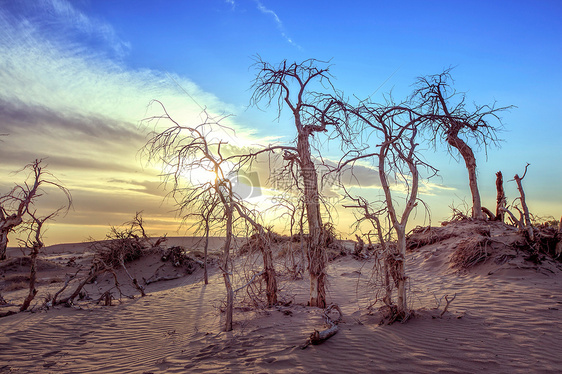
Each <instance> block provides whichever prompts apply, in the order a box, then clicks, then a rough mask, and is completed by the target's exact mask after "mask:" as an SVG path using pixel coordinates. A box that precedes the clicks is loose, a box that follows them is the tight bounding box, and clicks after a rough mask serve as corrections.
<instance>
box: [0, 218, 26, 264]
mask: <svg viewBox="0 0 562 374" xmlns="http://www.w3.org/2000/svg"><path fill="white" fill-rule="evenodd" d="M0 218H1V219H0V261H3V260H5V259H6V258H7V256H6V249H7V248H8V234H9V233H10V231H12V230H13V229H14V228H15V227H16V226H18V225H20V224H21V223H22V222H23V218H22V216H21V214H19V213H18V214H12V215H10V216H8V217H5V216H4V214H1V217H0Z"/></svg>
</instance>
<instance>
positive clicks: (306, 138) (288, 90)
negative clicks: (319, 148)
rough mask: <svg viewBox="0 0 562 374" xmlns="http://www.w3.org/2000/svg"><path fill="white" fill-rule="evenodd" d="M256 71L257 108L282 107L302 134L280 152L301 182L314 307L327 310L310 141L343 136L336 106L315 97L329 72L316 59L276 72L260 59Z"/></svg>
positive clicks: (285, 65) (326, 83)
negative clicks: (320, 136)
mask: <svg viewBox="0 0 562 374" xmlns="http://www.w3.org/2000/svg"><path fill="white" fill-rule="evenodd" d="M255 67H256V69H257V71H258V73H257V76H256V79H255V81H254V84H253V89H254V93H253V95H252V99H251V102H252V104H254V105H256V106H258V105H259V103H260V102H265V103H266V106H269V105H271V104H272V103H273V104H274V105H276V106H277V110H278V115H279V116H280V115H281V112H282V111H283V108H284V107H287V108H288V109H289V111H290V112H291V115H292V117H293V121H294V125H295V129H296V132H297V136H296V142H295V143H296V144H295V146H296V147H295V146H287V147H283V146H280V147H277V148H280V149H282V150H283V151H284V153H283V158H284V160H285V162H287V163H288V164H290V165H292V166H294V167H295V168H296V169H297V170H298V172H297V179H300V180H301V181H302V197H303V200H304V204H305V208H306V220H307V225H308V240H307V257H308V272H309V275H310V300H309V305H310V306H317V307H321V308H324V307H326V255H325V251H324V248H323V244H322V243H324V242H325V240H324V239H323V237H324V235H325V233H324V226H323V224H322V214H321V196H320V191H319V188H318V172H317V167H316V164H315V162H314V159H313V155H312V147H311V140H312V137H313V136H314V135H315V134H322V133H325V132H328V131H330V130H332V131H335V132H336V134H337V135H338V136H339V135H340V134H341V133H342V131H340V122H339V121H338V119H337V118H336V117H333V116H331V112H332V111H333V110H334V109H335V108H336V106H335V102H334V101H333V100H324V99H323V97H324V96H323V95H321V94H320V93H319V92H317V91H315V89H319V88H324V89H325V88H329V89H330V90H331V92H330V93H334V92H335V89H334V88H333V86H332V84H331V82H330V77H331V76H330V73H329V66H328V65H327V64H326V63H324V62H321V61H317V60H314V59H309V60H305V61H303V62H301V63H296V62H295V63H288V62H287V61H286V60H285V61H282V62H281V63H280V64H279V65H277V66H274V65H272V64H270V63H267V62H265V61H263V60H262V59H261V58H260V57H259V56H258V58H257V59H256V63H255Z"/></svg>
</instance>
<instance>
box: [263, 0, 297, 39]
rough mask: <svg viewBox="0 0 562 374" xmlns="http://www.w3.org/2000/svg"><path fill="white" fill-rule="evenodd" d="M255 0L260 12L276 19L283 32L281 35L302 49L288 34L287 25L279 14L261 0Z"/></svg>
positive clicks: (280, 30)
mask: <svg viewBox="0 0 562 374" xmlns="http://www.w3.org/2000/svg"><path fill="white" fill-rule="evenodd" d="M254 1H255V3H256V6H257V8H258V10H259V11H260V12H262V13H263V14H265V15H268V16H271V17H272V18H273V20H274V21H275V24H276V25H277V28H278V29H279V32H281V36H283V38H284V39H285V40H286V41H287V42H288V43H289V44H291V45H293V46H295V47H297V48H299V49H300V48H301V47H300V46H299V45H298V44H297V43H295V42H294V41H293V39H292V38H291V37H290V36H289V35H287V32H286V31H285V26H284V25H283V22H282V21H281V19H280V18H279V16H278V15H277V13H275V12H274V11H273V10H271V9H269V8H267V7H266V6H265V5H263V3H262V2H261V0H254Z"/></svg>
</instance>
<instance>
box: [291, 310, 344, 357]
mask: <svg viewBox="0 0 562 374" xmlns="http://www.w3.org/2000/svg"><path fill="white" fill-rule="evenodd" d="M332 310H336V311H337V312H338V313H339V317H338V318H337V319H336V320H332V319H331V318H330V312H331V311H332ZM342 316H343V313H342V311H341V309H340V307H339V306H338V305H337V304H330V305H329V306H328V307H327V308H326V309H325V310H324V318H325V319H326V324H327V325H329V327H328V328H327V329H325V330H322V331H318V330H314V332H313V333H312V334H310V336H309V338H308V339H307V340H306V342H305V343H304V345H302V346H301V349H305V348H306V347H308V346H309V345H310V344H313V345H318V344H322V343H324V342H325V341H326V340H328V339H329V338H331V337H332V336H334V335H336V333H337V332H338V329H339V328H338V323H339V322H340V321H341V319H342Z"/></svg>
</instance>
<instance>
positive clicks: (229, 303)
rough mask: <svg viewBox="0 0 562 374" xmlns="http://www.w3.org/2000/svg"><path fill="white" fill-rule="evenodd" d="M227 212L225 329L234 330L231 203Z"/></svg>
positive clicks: (223, 267) (224, 252)
mask: <svg viewBox="0 0 562 374" xmlns="http://www.w3.org/2000/svg"><path fill="white" fill-rule="evenodd" d="M225 214H226V240H225V241H224V246H223V258H222V275H223V277H224V285H225V287H226V312H225V314H226V316H225V331H232V314H233V310H234V289H233V288H232V280H231V279H230V266H229V265H230V243H231V240H232V206H231V205H230V203H227V204H225Z"/></svg>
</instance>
